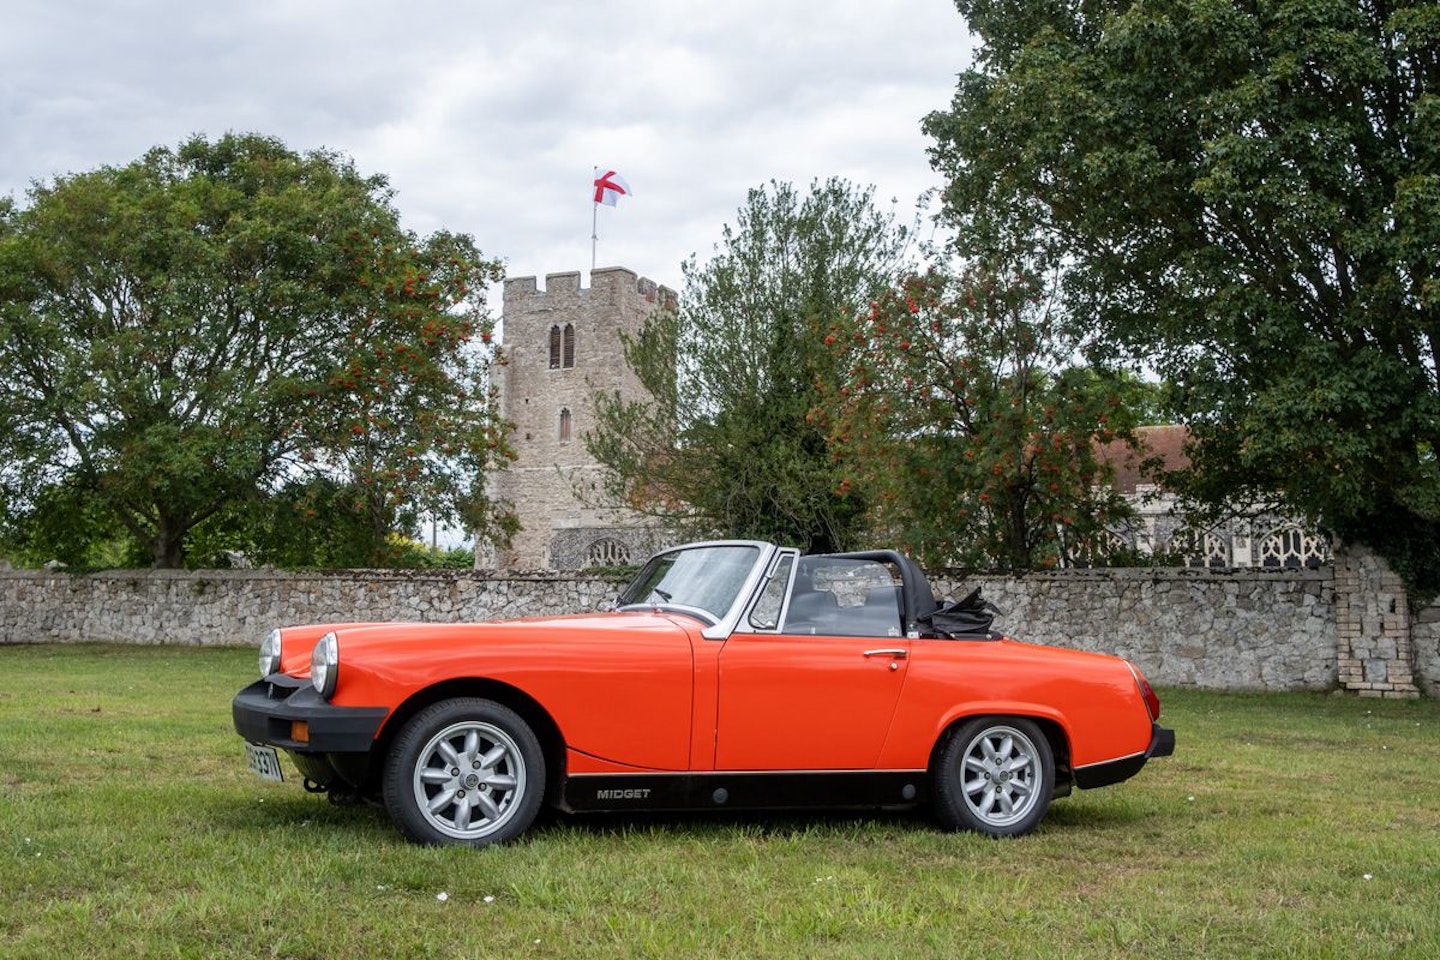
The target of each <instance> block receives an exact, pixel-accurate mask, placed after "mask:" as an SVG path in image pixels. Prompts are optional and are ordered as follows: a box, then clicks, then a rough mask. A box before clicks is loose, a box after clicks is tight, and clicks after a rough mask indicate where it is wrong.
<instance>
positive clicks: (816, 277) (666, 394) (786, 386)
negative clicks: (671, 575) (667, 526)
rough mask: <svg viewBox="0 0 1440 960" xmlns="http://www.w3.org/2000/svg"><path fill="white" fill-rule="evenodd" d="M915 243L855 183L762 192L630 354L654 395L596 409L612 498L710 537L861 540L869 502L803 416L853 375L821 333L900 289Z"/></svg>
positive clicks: (808, 543)
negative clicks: (843, 369) (896, 283)
mask: <svg viewBox="0 0 1440 960" xmlns="http://www.w3.org/2000/svg"><path fill="white" fill-rule="evenodd" d="M908 237H909V230H908V228H906V227H905V226H904V225H900V224H897V223H896V222H895V220H894V217H893V216H892V215H889V214H885V213H881V212H879V211H877V210H876V209H875V207H874V204H873V200H872V191H870V190H860V189H857V188H855V187H854V186H852V185H850V184H848V183H846V182H845V181H843V180H838V179H830V180H827V181H825V182H823V183H819V182H817V183H815V184H812V186H811V189H810V191H809V193H808V194H805V195H801V194H799V193H797V192H796V190H795V189H794V188H793V187H792V186H791V185H789V184H778V183H774V182H772V183H771V184H770V185H769V186H768V187H767V188H757V189H754V190H751V191H750V194H749V197H748V199H747V201H746V204H745V205H744V206H743V207H741V209H740V211H739V213H738V216H737V219H736V223H735V225H734V226H733V227H732V226H730V225H726V226H725V228H724V232H723V240H722V242H721V244H720V245H719V246H718V247H717V249H716V251H715V254H714V256H713V257H712V258H711V259H710V260H709V261H708V262H707V263H706V264H704V265H703V266H700V265H697V263H696V261H695V258H693V257H692V258H691V259H690V260H689V261H687V262H686V264H685V267H684V272H685V286H684V292H683V294H682V297H681V299H680V304H679V308H678V310H676V311H674V312H665V313H660V314H657V315H656V316H654V317H653V318H652V319H651V320H650V321H649V322H648V323H647V324H646V325H645V327H644V328H643V329H642V330H641V332H640V334H639V336H638V337H635V338H633V339H630V340H627V342H626V359H627V361H628V362H629V364H630V367H631V368H632V369H633V370H634V371H635V373H636V374H637V376H638V378H639V379H640V381H641V382H642V383H643V385H644V386H645V388H646V389H647V390H648V391H649V393H650V397H649V398H648V399H645V400H626V399H624V398H622V397H621V396H620V395H619V394H609V395H605V394H602V395H599V396H597V397H596V419H597V425H596V428H595V430H594V431H593V432H592V433H591V434H589V435H588V436H587V437H586V446H587V448H588V449H589V450H590V452H591V454H592V455H593V456H595V457H596V459H597V460H598V461H599V462H600V463H601V464H602V465H603V466H604V467H605V468H606V476H607V478H608V481H607V485H606V489H605V493H607V494H608V495H609V497H610V498H612V499H613V500H616V501H619V502H623V503H625V504H627V505H629V506H631V507H632V508H635V509H638V510H641V511H643V512H646V513H649V514H651V515H654V516H659V517H663V518H664V519H665V520H667V521H668V522H670V523H672V524H678V525H680V526H682V527H683V528H685V529H686V530H688V531H691V532H693V533H695V534H698V535H714V534H719V535H727V536H735V537H763V538H773V539H776V540H779V541H783V542H787V543H795V544H799V545H802V546H805V547H810V548H813V549H818V550H829V549H837V548H841V547H845V546H847V545H850V544H852V543H853V542H854V541H855V540H856V538H857V536H858V533H859V531H860V529H861V526H862V524H863V522H864V506H865V505H864V503H863V502H862V501H861V500H860V498H859V497H858V496H857V495H855V494H853V493H849V492H845V491H843V490H841V489H840V476H839V467H838V465H837V464H836V463H835V461H834V458H833V457H832V456H831V454H830V451H829V449H828V445H827V442H826V437H825V433H824V431H823V430H822V429H821V427H820V426H819V425H817V424H815V423H812V422H809V420H808V418H807V415H808V414H809V412H810V410H811V409H812V408H813V407H815V405H816V403H817V401H818V398H819V396H820V393H819V391H820V390H821V389H823V388H825V386H826V385H834V384H836V383H837V382H838V379H839V377H840V375H841V374H840V371H839V369H838V368H837V362H836V360H835V358H834V357H833V356H832V355H831V354H830V352H829V351H828V350H827V349H826V347H825V345H824V343H823V342H822V341H823V338H824V332H825V329H826V328H827V327H828V326H829V324H830V323H832V322H833V321H834V318H835V317H837V316H841V315H847V314H851V313H853V312H854V311H855V310H857V309H859V308H860V307H861V306H862V305H863V304H865V303H867V302H869V300H870V299H871V298H872V297H873V296H875V295H877V294H878V293H879V292H880V291H882V290H883V289H885V288H886V287H888V286H889V285H890V284H891V283H892V282H893V280H894V278H895V277H896V276H897V275H898V272H899V270H900V266H901V260H902V257H903V255H904V253H905V249H906V244H907V241H908Z"/></svg>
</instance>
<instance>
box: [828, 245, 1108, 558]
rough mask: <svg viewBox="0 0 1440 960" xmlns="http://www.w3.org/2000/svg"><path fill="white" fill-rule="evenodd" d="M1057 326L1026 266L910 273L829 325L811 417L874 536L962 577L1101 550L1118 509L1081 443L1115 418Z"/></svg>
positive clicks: (1038, 278) (1097, 380) (1102, 435)
mask: <svg viewBox="0 0 1440 960" xmlns="http://www.w3.org/2000/svg"><path fill="white" fill-rule="evenodd" d="M1062 320H1063V318H1062V317H1060V316H1058V315H1057V314H1056V312H1055V307H1054V304H1053V302H1052V300H1051V298H1050V297H1049V296H1048V295H1047V292H1046V283H1045V278H1044V277H1043V276H1042V275H1041V274H1040V273H1039V272H1038V271H1036V270H1033V269H1026V268H1021V269H1018V270H1016V269H1007V270H998V269H986V268H983V267H972V268H970V269H967V270H965V271H964V272H962V273H959V274H958V275H952V274H949V273H946V272H942V271H939V270H932V271H930V272H928V273H924V274H920V275H914V276H911V277H909V278H907V279H905V280H904V281H903V282H902V283H900V284H899V285H897V286H896V287H895V288H894V289H892V290H890V291H889V292H887V293H886V294H885V295H884V296H882V297H880V298H878V299H877V300H875V301H874V302H872V303H871V304H870V305H869V308H868V309H866V310H864V311H861V312H860V313H859V314H857V315H854V316H852V317H844V318H842V319H840V320H838V321H837V322H836V323H835V324H834V325H833V326H832V327H831V328H830V329H829V331H828V333H827V334H826V337H825V340H826V343H827V344H828V345H829V346H830V347H831V349H832V350H834V351H835V352H836V354H837V355H838V356H840V357H841V358H842V360H843V367H842V369H843V370H844V371H846V375H845V376H844V377H843V379H842V381H841V383H840V385H839V386H838V388H835V389H833V390H831V391H830V392H829V394H828V396H827V397H826V401H825V403H824V404H823V405H822V406H821V407H820V408H818V409H817V410H816V411H815V412H814V414H813V416H814V417H815V418H817V419H819V420H822V421H823V422H824V423H825V425H826V426H827V428H828V435H829V438H830V444H831V449H832V451H833V455H834V456H835V457H836V458H837V459H838V460H839V461H840V463H841V464H842V465H843V467H844V479H843V480H842V486H844V487H845V488H847V489H857V490H860V491H863V492H864V494H865V495H866V499H867V501H868V502H869V503H871V504H872V518H871V519H872V521H873V523H874V525H875V528H876V531H877V536H879V537H880V538H881V539H883V540H885V541H886V542H892V543H895V544H897V545H899V546H900V547H901V548H902V549H905V550H908V551H909V552H910V553H911V554H912V555H914V556H916V557H917V558H919V559H920V560H921V561H922V562H924V563H927V564H930V565H932V566H954V567H968V568H972V569H1003V570H1012V571H1020V570H1033V569H1044V568H1047V567H1052V566H1056V565H1057V564H1069V563H1075V562H1079V561H1082V560H1093V559H1096V553H1097V551H1098V552H1101V553H1103V552H1104V550H1105V548H1106V546H1107V545H1108V543H1109V541H1108V539H1107V538H1106V536H1105V530H1106V527H1107V526H1109V525H1112V524H1115V523H1117V522H1120V521H1122V520H1123V519H1124V518H1125V517H1126V516H1127V515H1128V509H1127V507H1126V505H1125V503H1124V501H1123V500H1122V499H1121V498H1120V497H1119V496H1118V494H1117V493H1116V492H1115V491H1114V490H1113V489H1111V487H1110V486H1109V484H1108V482H1107V481H1108V479H1109V477H1108V474H1107V467H1106V466H1105V465H1104V464H1103V463H1102V462H1101V461H1099V460H1098V459H1097V456H1096V449H1095V446H1094V445H1095V443H1096V442H1097V441H1098V442H1102V443H1103V442H1108V441H1111V440H1114V439H1116V438H1119V437H1122V436H1123V435H1124V434H1125V432H1126V431H1125V420H1126V416H1127V415H1126V413H1125V411H1124V410H1123V408H1122V405H1121V401H1120V396H1119V395H1118V394H1117V393H1116V392H1112V391H1111V390H1110V389H1109V387H1108V385H1107V384H1106V383H1105V382H1104V378H1103V377H1102V376H1101V375H1100V374H1098V373H1097V372H1096V371H1094V370H1093V369H1091V368H1089V367H1085V366H1079V365H1076V364H1075V362H1074V361H1075V357H1076V353H1075V348H1076V346H1077V344H1076V343H1075V340H1074V338H1073V337H1072V336H1070V335H1069V334H1067V333H1066V332H1065V324H1064V323H1063V322H1062Z"/></svg>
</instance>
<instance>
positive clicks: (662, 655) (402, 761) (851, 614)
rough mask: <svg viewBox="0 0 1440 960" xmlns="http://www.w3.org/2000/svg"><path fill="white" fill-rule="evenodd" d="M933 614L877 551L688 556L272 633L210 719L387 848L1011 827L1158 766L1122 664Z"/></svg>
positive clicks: (697, 549) (1004, 831) (888, 554)
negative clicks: (731, 831) (552, 605)
mask: <svg viewBox="0 0 1440 960" xmlns="http://www.w3.org/2000/svg"><path fill="white" fill-rule="evenodd" d="M969 609H970V611H971V612H972V613H973V612H974V605H973V603H972V604H971V605H970V608H969ZM956 612H957V608H956V607H951V608H946V607H944V606H943V605H941V604H940V603H938V602H937V601H936V599H935V597H934V595H933V594H932V592H931V588H930V585H929V583H928V582H927V581H926V579H925V576H924V574H923V573H922V572H921V571H920V569H919V568H918V567H916V566H915V564H913V563H912V562H911V561H909V560H908V559H907V558H905V557H904V556H902V555H900V554H899V553H896V552H894V551H890V550H880V551H870V552H865V553H848V554H829V555H823V556H801V555H800V554H799V552H798V551H796V550H792V549H787V548H784V547H777V546H775V545H773V544H768V543H759V542H751V541H738V542H737V541H727V542H720V543H699V544H690V545H686V546H682V547H676V548H674V549H672V550H666V551H664V552H662V553H659V554H657V555H656V556H654V557H652V558H651V559H650V561H649V562H648V563H647V564H646V565H645V567H644V568H643V569H642V570H641V571H640V573H639V574H638V575H637V576H636V577H635V579H634V581H633V582H632V583H631V584H630V585H629V586H628V587H626V588H625V590H624V592H623V593H621V594H620V596H619V598H618V599H617V600H616V602H615V604H614V607H613V609H611V610H610V611H608V612H604V613H587V614H579V615H574V616H556V617H534V618H528V619H523V620H510V621H500V622H493V623H478V624H439V623H436V624H419V623H386V624H329V625H321V626H308V627H288V628H285V629H283V630H277V631H275V632H273V633H271V634H270V636H269V637H267V638H266V639H265V642H264V643H263V644H262V646H261V648H260V674H261V679H260V680H259V681H258V682H256V683H253V684H251V685H250V686H248V687H246V688H245V689H244V690H242V691H241V692H240V693H239V695H238V696H236V698H235V701H234V705H233V712H234V720H235V729H236V731H237V732H238V733H239V734H240V736H241V737H243V738H244V739H245V741H246V744H247V746H246V750H247V753H248V756H249V762H250V766H251V768H252V769H253V770H254V771H255V772H256V773H257V774H259V775H260V776H262V777H266V778H268V779H271V780H281V779H283V777H284V773H283V771H282V767H281V763H280V756H279V754H280V752H284V753H285V754H287V755H288V756H289V758H290V762H291V763H292V764H293V766H294V768H295V769H296V770H298V772H299V774H300V776H301V777H303V779H304V782H305V786H306V787H307V788H308V789H310V790H313V791H328V792H329V794H330V798H331V800H332V801H335V802H346V801H354V800H365V799H373V800H382V801H383V802H384V804H385V807H386V808H387V809H388V811H389V813H390V816H391V818H392V819H393V820H394V822H395V824H396V826H398V827H399V829H400V830H401V831H402V832H403V833H404V834H405V835H406V836H407V837H409V838H410V839H412V840H415V841H418V842H420V843H468V844H475V845H482V844H488V843H499V842H503V841H506V840H509V839H512V838H514V837H515V836H517V835H519V834H520V833H521V832H523V831H524V830H525V829H526V828H527V827H528V826H529V825H530V823H531V822H532V821H533V820H534V818H535V815H536V813H537V811H538V810H539V808H540V806H541V804H547V803H548V804H551V805H553V806H555V807H558V808H560V809H563V810H571V811H581V810H586V811H588V810H679V809H713V810H725V809H740V808H750V809H754V808H797V807H855V808H893V807H908V806H917V805H922V804H928V805H929V806H930V807H931V808H932V810H933V812H934V815H935V817H936V818H937V819H938V820H939V822H940V823H941V824H942V825H944V826H945V827H948V828H952V829H969V830H976V831H980V832H981V833H986V834H991V835H993V836H1014V835H1018V834H1023V833H1026V832H1028V831H1030V830H1033V829H1034V828H1035V826H1036V825H1037V824H1038V823H1039V822H1040V821H1041V819H1042V818H1043V817H1044V816H1045V811H1046V809H1047V808H1048V807H1049V805H1050V801H1051V799H1052V798H1054V797H1062V796H1065V795H1067V794H1069V792H1070V790H1071V788H1072V787H1081V788H1086V787H1100V786H1105V785H1106V784H1112V783H1117V782H1119V781H1121V780H1125V779H1127V778H1129V777H1131V776H1133V775H1134V774H1135V773H1136V772H1137V771H1139V770H1140V768H1141V767H1142V766H1143V765H1144V764H1145V761H1146V760H1148V759H1149V758H1150V757H1154V756H1166V755H1169V754H1170V753H1172V752H1173V750H1174V747H1175V735H1174V733H1173V732H1172V731H1170V730H1167V729H1165V728H1163V727H1161V726H1159V725H1158V724H1157V722H1156V720H1157V718H1158V717H1159V715H1160V703H1159V701H1158V700H1157V698H1156V696H1155V693H1154V691H1153V690H1151V688H1150V685H1149V684H1148V683H1147V682H1146V680H1145V677H1144V676H1143V675H1142V674H1141V672H1140V670H1139V669H1137V668H1136V667H1135V666H1134V665H1133V664H1131V663H1129V662H1127V661H1125V660H1122V659H1120V658H1118V657H1112V656H1106V655H1102V654H1095V653H1082V652H1077V651H1073V650H1061V649H1056V648H1051V647H1042V646H1035V645H1030V644H1025V643H1018V642H1016V641H1014V640H1010V639H1005V638H1003V637H998V636H995V635H993V634H991V633H989V632H988V630H987V629H985V628H986V627H988V618H986V617H983V616H981V617H980V618H978V619H976V618H973V617H972V618H971V620H972V623H971V625H970V626H968V627H967V626H965V625H964V624H963V622H962V621H964V620H965V617H963V616H960V617H957V616H949V615H948V614H953V613H956ZM959 612H960V613H964V611H963V610H960V611H959ZM957 623H961V625H960V626H959V627H958V628H957Z"/></svg>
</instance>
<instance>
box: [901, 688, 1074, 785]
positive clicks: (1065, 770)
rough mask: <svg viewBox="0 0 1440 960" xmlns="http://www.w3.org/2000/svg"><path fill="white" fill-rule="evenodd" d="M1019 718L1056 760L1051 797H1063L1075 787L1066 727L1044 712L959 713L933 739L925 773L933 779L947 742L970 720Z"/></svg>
mask: <svg viewBox="0 0 1440 960" xmlns="http://www.w3.org/2000/svg"><path fill="white" fill-rule="evenodd" d="M1012 718H1021V719H1025V720H1029V721H1031V722H1032V723H1034V724H1035V725H1036V726H1037V727H1039V728H1040V732H1041V733H1043V734H1044V735H1045V740H1046V741H1047V742H1048V743H1049V744H1050V754H1051V756H1052V757H1053V758H1054V760H1055V790H1054V794H1053V795H1054V796H1056V797H1065V796H1069V795H1070V791H1071V790H1072V789H1073V787H1074V785H1075V772H1074V769H1073V768H1072V767H1071V764H1070V756H1071V754H1070V738H1069V736H1068V734H1067V733H1066V731H1065V726H1064V725H1063V724H1062V723H1061V722H1060V721H1059V720H1058V719H1056V718H1055V717H1053V716H1050V715H1049V714H1046V713H1043V712H1032V711H1026V710H1023V709H1001V710H978V711H974V712H970V713H962V714H959V715H958V716H955V717H951V718H950V721H949V723H947V724H946V725H945V728H944V729H943V730H941V731H940V735H939V736H938V737H936V738H935V743H934V744H933V745H931V747H930V758H929V760H928V761H927V763H926V766H925V769H926V771H928V773H929V775H930V777H931V778H932V779H933V777H934V776H935V771H936V766H937V764H938V763H939V761H940V755H941V754H942V753H943V752H944V751H945V748H946V747H947V746H948V745H949V743H950V739H951V738H952V737H954V736H955V732H956V731H957V730H959V729H960V728H961V727H963V726H964V725H965V724H967V723H969V722H970V721H971V720H981V719H984V720H1006V719H1012Z"/></svg>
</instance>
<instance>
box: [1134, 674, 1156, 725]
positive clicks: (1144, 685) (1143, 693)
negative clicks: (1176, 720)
mask: <svg viewBox="0 0 1440 960" xmlns="http://www.w3.org/2000/svg"><path fill="white" fill-rule="evenodd" d="M1130 672H1131V673H1133V674H1135V685H1136V686H1137V687H1139V688H1140V698H1141V699H1142V700H1144V701H1145V709H1146V710H1148V711H1150V719H1151V720H1152V721H1154V720H1159V719H1160V698H1159V697H1157V696H1155V688H1154V687H1152V686H1150V681H1149V680H1146V679H1145V674H1143V673H1141V672H1140V668H1139V667H1137V666H1135V664H1133V663H1132V664H1130Z"/></svg>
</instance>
